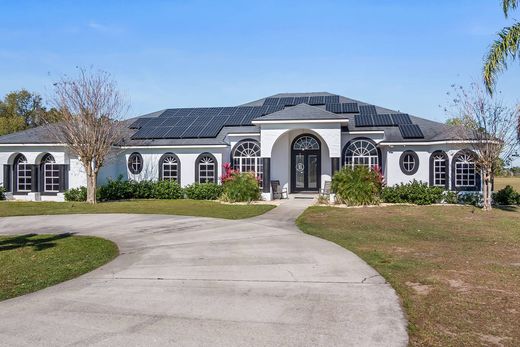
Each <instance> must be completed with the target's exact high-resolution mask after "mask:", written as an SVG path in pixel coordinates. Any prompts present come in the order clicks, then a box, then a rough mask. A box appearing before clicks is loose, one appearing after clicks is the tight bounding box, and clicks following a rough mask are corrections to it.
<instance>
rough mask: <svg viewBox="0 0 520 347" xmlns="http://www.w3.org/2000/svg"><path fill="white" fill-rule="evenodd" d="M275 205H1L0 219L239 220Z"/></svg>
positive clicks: (169, 202)
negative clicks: (128, 216)
mask: <svg viewBox="0 0 520 347" xmlns="http://www.w3.org/2000/svg"><path fill="white" fill-rule="evenodd" d="M274 207H275V206H274V205H263V204H258V205H255V204H251V205H229V204H221V203H219V202H216V201H203V200H188V199H182V200H129V201H117V202H103V203H98V204H95V205H91V204H87V203H84V202H22V201H2V202H0V217H6V216H31V215H49V214H69V213H143V214H174V215H184V216H200V217H215V218H225V219H242V218H250V217H254V216H258V215H261V214H263V213H265V212H267V211H269V210H271V209H273V208H274Z"/></svg>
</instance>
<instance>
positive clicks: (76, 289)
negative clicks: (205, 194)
mask: <svg viewBox="0 0 520 347" xmlns="http://www.w3.org/2000/svg"><path fill="white" fill-rule="evenodd" d="M310 203H311V201H309V200H292V201H286V202H285V203H283V204H282V205H280V206H279V207H277V208H276V209H274V210H272V211H270V212H268V213H266V214H265V215H262V216H259V217H256V218H252V219H248V220H241V221H227V220H219V219H210V218H198V217H182V216H157V215H116V214H113V215H73V216H35V217H9V218H0V233H4V234H6V233H12V234H13V233H17V234H19V233H30V232H37V233H60V232H75V233H79V234H84V235H96V236H101V237H105V238H108V239H111V240H113V241H115V242H116V243H117V244H118V245H119V247H120V251H121V255H120V256H119V257H118V258H116V260H114V261H113V262H111V263H109V264H107V265H105V266H103V267H101V268H99V269H97V270H95V271H93V272H91V273H89V274H86V275H84V276H82V277H80V278H77V279H74V280H71V281H68V282H65V283H62V284H59V285H56V286H53V287H50V288H47V289H44V290H42V291H39V292H36V293H33V294H29V295H26V296H22V297H18V298H15V299H11V300H7V301H4V302H0V345H10V346H16V345H20V346H26V345H49V346H57V345H99V346H114V345H124V346H136V345H141V346H144V345H146V346H149V345H161V346H164V345H179V346H405V345H406V344H407V333H406V321H405V319H404V317H403V313H402V311H401V308H400V306H399V302H398V298H397V296H396V294H395V292H394V290H393V289H392V288H391V287H390V286H389V285H388V284H386V283H385V281H384V280H383V279H382V278H381V277H380V276H379V275H378V274H377V273H376V272H375V271H374V270H373V269H372V268H370V267H369V266H368V265H366V264H365V263H364V262H363V261H362V260H360V259H359V258H358V257H357V256H355V255H354V254H352V253H350V252H348V251H345V250H344V249H343V248H341V247H339V246H337V245H335V244H333V243H330V242H328V241H324V240H321V239H318V238H315V237H312V236H308V235H305V234H303V233H301V232H300V231H299V230H298V229H297V228H296V227H295V226H294V220H295V218H296V217H297V216H298V215H299V214H300V213H301V212H302V211H303V210H304V209H305V208H306V206H307V205H309V204H310Z"/></svg>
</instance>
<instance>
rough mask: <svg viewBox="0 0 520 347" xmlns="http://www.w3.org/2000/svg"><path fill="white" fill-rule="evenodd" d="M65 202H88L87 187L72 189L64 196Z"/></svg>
mask: <svg viewBox="0 0 520 347" xmlns="http://www.w3.org/2000/svg"><path fill="white" fill-rule="evenodd" d="M63 195H64V196H65V201H87V187H79V188H72V189H69V190H67V191H65V193H64V194H63Z"/></svg>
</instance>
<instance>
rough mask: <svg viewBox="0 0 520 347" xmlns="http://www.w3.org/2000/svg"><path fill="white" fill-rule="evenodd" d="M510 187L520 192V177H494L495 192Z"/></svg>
mask: <svg viewBox="0 0 520 347" xmlns="http://www.w3.org/2000/svg"><path fill="white" fill-rule="evenodd" d="M507 185H510V186H512V187H513V188H514V189H515V190H516V191H517V192H520V177H495V191H497V190H500V189H502V188H504V187H505V186H507Z"/></svg>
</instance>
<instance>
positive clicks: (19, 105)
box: [0, 89, 57, 135]
mask: <svg viewBox="0 0 520 347" xmlns="http://www.w3.org/2000/svg"><path fill="white" fill-rule="evenodd" d="M55 111H56V110H52V109H51V110H49V111H47V110H46V108H45V107H44V106H43V105H42V98H41V96H40V95H38V94H36V93H31V92H29V91H27V90H25V89H22V90H19V91H14V92H10V93H8V94H7V95H6V96H5V97H4V100H3V101H0V135H5V134H9V133H12V132H16V131H20V130H24V129H27V128H31V127H35V126H38V125H41V124H42V123H43V119H44V118H48V119H49V120H52V118H56V116H57V115H56V112H55ZM47 113H49V115H47ZM55 120H56V119H54V121H55Z"/></svg>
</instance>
